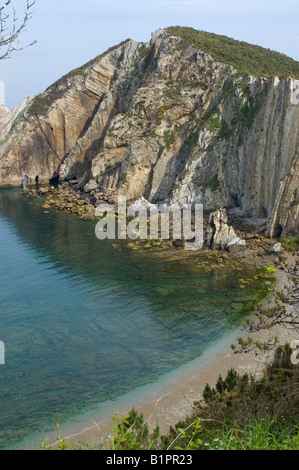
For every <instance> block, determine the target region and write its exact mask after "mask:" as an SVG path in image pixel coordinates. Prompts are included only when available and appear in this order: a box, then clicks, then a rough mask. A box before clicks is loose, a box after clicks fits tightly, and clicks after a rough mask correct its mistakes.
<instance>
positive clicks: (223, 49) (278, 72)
mask: <svg viewBox="0 0 299 470" xmlns="http://www.w3.org/2000/svg"><path fill="white" fill-rule="evenodd" d="M167 32H168V33H169V34H170V35H171V36H178V37H180V38H182V40H183V42H182V45H188V44H193V45H194V46H196V47H198V48H199V49H200V50H202V51H203V52H206V53H207V54H209V55H211V56H212V57H213V58H214V59H215V60H217V61H219V62H223V63H225V64H228V65H232V66H233V67H234V68H236V69H237V70H239V71H240V72H242V73H246V74H249V75H254V76H259V77H274V76H279V77H294V78H297V79H299V62H297V61H296V60H294V59H291V58H290V57H288V56H286V55H284V54H281V53H279V52H274V51H271V50H270V49H265V48H263V47H260V46H255V45H252V44H248V43H246V42H243V41H242V42H241V41H236V40H235V39H231V38H229V37H227V36H219V35H218V34H213V33H207V32H205V31H197V30H195V29H193V28H186V27H181V26H172V27H170V28H167Z"/></svg>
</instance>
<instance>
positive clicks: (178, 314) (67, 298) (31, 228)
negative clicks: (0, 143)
mask: <svg viewBox="0 0 299 470" xmlns="http://www.w3.org/2000/svg"><path fill="white" fill-rule="evenodd" d="M45 212H46V211H45V210H44V209H42V207H41V201H40V200H36V199H33V200H32V199H27V198H25V197H23V196H21V195H20V192H19V190H1V191H0V263H1V264H0V267H1V269H0V340H1V341H3V342H4V343H5V347H6V364H5V366H0V383H1V388H0V406H1V411H0V422H1V429H0V447H1V448H6V447H8V446H12V447H13V446H15V445H16V443H17V442H19V441H21V440H22V439H24V438H26V437H27V436H29V435H30V434H31V433H32V432H36V431H38V432H44V431H46V432H47V430H51V431H52V430H53V428H54V427H55V424H56V423H57V422H59V423H63V422H64V421H67V420H68V419H70V418H72V417H75V416H76V415H78V414H80V413H83V412H86V411H88V410H90V409H91V408H93V407H95V406H96V405H97V404H99V403H101V402H104V401H105V400H109V399H113V398H115V397H119V396H121V395H122V394H124V393H126V392H128V391H130V390H132V389H134V388H136V387H138V386H141V385H144V384H148V383H151V382H154V381H156V380H157V379H158V378H159V377H161V376H162V375H163V374H165V373H167V372H169V371H171V370H174V369H176V368H178V367H179V366H180V365H182V364H185V363H187V362H188V361H191V360H193V359H194V358H197V357H199V356H200V355H201V354H202V353H203V352H204V350H205V349H206V348H207V347H208V346H209V345H210V344H211V343H212V342H214V341H215V340H217V339H219V340H220V339H221V338H222V337H223V335H224V334H225V333H226V332H228V331H231V330H232V329H233V328H234V327H236V326H237V325H239V323H240V320H241V318H242V314H241V310H242V307H243V305H244V302H246V301H249V300H250V299H251V296H252V292H250V290H249V289H245V290H241V289H239V287H238V285H239V284H238V280H239V279H240V278H241V277H242V278H244V272H243V273H242V272H239V271H232V270H230V269H226V268H225V267H219V266H215V268H212V269H210V270H209V271H208V272H206V271H203V270H202V268H200V267H199V259H198V257H197V256H195V255H194V257H193V258H191V259H189V260H188V261H186V260H182V261H181V262H178V261H171V260H167V259H163V258H162V259H161V258H155V257H152V256H150V255H149V254H148V252H146V253H145V250H142V251H132V250H129V249H127V248H126V244H125V243H124V242H115V243H116V244H117V246H118V247H119V249H118V248H117V249H115V246H114V247H112V246H111V242H110V241H107V242H100V241H99V240H97V238H96V237H95V235H94V229H95V223H94V222H84V221H82V220H80V219H78V218H76V217H75V216H73V215H70V214H65V213H61V212H56V211H55V210H49V213H45ZM132 406H133V403H132Z"/></svg>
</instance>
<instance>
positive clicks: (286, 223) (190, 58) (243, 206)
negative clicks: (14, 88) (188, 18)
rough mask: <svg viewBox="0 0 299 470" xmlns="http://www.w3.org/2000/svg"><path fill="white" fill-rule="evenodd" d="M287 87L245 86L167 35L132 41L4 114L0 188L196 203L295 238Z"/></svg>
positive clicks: (272, 83) (227, 69)
mask: <svg viewBox="0 0 299 470" xmlns="http://www.w3.org/2000/svg"><path fill="white" fill-rule="evenodd" d="M295 86H298V81H295V80H293V79H291V78H283V79H279V78H277V77H274V78H270V79H265V78H261V77H258V78H256V77H251V76H243V75H242V74H240V73H238V72H237V71H236V70H234V69H233V68H232V67H231V66H228V65H226V64H223V63H220V62H217V61H215V60H214V59H213V58H212V57H211V56H209V55H208V54H206V53H204V52H202V51H200V50H198V49H197V48H196V47H195V46H193V45H188V46H186V47H181V39H180V38H178V37H169V35H167V34H166V32H165V31H164V30H162V31H159V32H157V33H155V34H154V35H153V37H152V40H151V41H150V42H148V43H147V44H142V43H137V42H135V41H132V40H128V41H126V42H124V43H123V44H121V45H119V46H118V47H116V48H113V49H112V50H110V51H108V52H107V53H106V54H104V55H103V56H101V57H99V58H98V59H97V60H95V61H92V62H91V63H89V64H87V65H86V66H85V67H82V68H81V69H78V70H75V71H73V72H72V73H70V74H68V75H67V76H65V77H63V78H62V79H61V80H59V81H58V82H57V83H56V84H54V85H53V86H52V87H50V88H49V89H48V90H47V91H46V92H45V93H44V94H42V95H40V96H38V97H36V98H35V99H33V100H32V99H30V100H29V103H25V104H24V105H23V109H22V108H21V111H20V112H19V113H17V116H13V115H10V116H8V114H7V113H5V112H4V115H3V113H1V112H0V134H1V138H2V140H1V146H0V170H1V176H0V185H8V184H11V185H19V184H20V183H21V180H22V178H23V176H24V174H28V175H30V176H31V178H34V177H35V175H37V174H38V175H39V179H40V182H48V181H49V179H52V178H55V177H56V178H59V179H60V180H69V179H76V180H78V184H77V189H78V188H81V189H82V190H85V191H86V192H89V191H93V190H96V189H97V190H100V191H102V192H103V193H106V192H109V193H111V194H121V195H123V196H126V197H127V198H128V200H129V201H134V200H137V199H139V198H141V197H145V198H146V199H147V200H149V201H150V202H151V203H160V202H165V201H173V202H174V203H180V204H185V203H192V204H195V203H202V204H204V207H205V209H207V210H209V211H215V210H217V209H218V208H219V207H225V208H227V209H232V208H237V209H238V211H239V213H240V214H241V216H243V217H246V218H249V219H254V220H257V219H260V220H266V222H267V232H268V234H269V235H270V236H278V235H280V234H283V235H289V234H295V233H298V228H299V222H298V220H299V219H298V215H299V204H298V201H299V189H298V186H299V184H298V181H299V158H298V140H299V135H298V134H299V106H298V105H296V103H294V102H293V100H292V98H293V88H294V87H295Z"/></svg>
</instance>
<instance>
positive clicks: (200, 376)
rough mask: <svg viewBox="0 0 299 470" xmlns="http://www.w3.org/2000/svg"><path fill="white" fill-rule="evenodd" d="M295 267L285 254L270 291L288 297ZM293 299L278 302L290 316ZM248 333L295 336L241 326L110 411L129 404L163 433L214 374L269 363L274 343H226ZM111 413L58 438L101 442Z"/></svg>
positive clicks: (296, 261)
mask: <svg viewBox="0 0 299 470" xmlns="http://www.w3.org/2000/svg"><path fill="white" fill-rule="evenodd" d="M298 266H299V256H298V254H297V255H293V254H285V256H284V261H283V262H282V263H281V264H280V266H279V268H278V270H277V285H276V291H280V292H284V293H285V294H286V295H288V296H289V297H288V298H289V299H290V296H291V297H292V293H293V292H294V291H295V290H296V284H294V282H293V281H290V278H291V274H294V273H297V272H298V271H297V270H298ZM294 297H295V296H294V295H293V298H292V302H290V303H289V304H288V303H284V304H283V305H281V306H282V307H283V306H284V307H285V308H286V309H287V310H289V312H292V313H293V314H294V312H295V313H297V312H298V303H297V302H296V300H295V301H294ZM276 304H277V298H276V297H275V294H272V295H269V297H268V298H267V299H266V301H265V302H264V304H263V308H265V309H267V308H268V309H269V308H271V307H273V306H274V305H276ZM249 335H250V337H251V338H252V340H253V341H258V342H260V343H267V342H271V341H273V339H274V338H275V337H277V338H278V339H279V342H278V344H285V343H286V342H292V341H294V340H296V339H299V332H298V330H297V331H296V330H295V329H294V328H293V327H291V326H287V327H286V326H282V325H275V326H273V327H271V328H267V329H263V328H260V329H259V328H257V330H256V331H253V332H252V331H249V329H247V328H244V329H243V331H242V334H241V335H240V334H239V335H238V334H237V333H235V341H233V342H230V344H229V340H228V339H227V340H226V342H225V343H224V344H223V345H222V347H220V348H218V349H215V348H214V349H213V348H212V349H211V351H210V353H207V356H206V357H205V358H203V359H202V360H201V361H200V362H198V361H197V362H196V361H194V363H191V364H190V367H189V368H188V367H187V369H186V368H185V370H184V367H183V368H182V371H184V372H183V373H182V374H181V377H180V372H179V371H178V372H177V375H176V376H175V375H174V377H173V378H172V380H168V383H165V384H162V387H159V384H157V392H156V396H155V397H154V398H153V399H152V400H148V401H147V402H146V403H143V404H141V405H139V398H140V397H139V396H138V392H137V395H135V400H134V401H133V402H132V403H131V407H130V408H128V404H121V403H118V401H116V402H115V403H112V404H111V409H112V408H113V406H114V410H115V412H116V411H117V410H119V411H120V415H121V416H125V415H126V413H128V412H129V411H130V409H131V408H132V407H135V408H137V409H138V411H139V412H141V413H143V414H144V417H145V420H146V421H147V422H148V424H149V426H150V428H154V427H155V426H156V424H157V423H158V425H159V427H160V430H161V432H162V433H167V432H168V430H169V427H170V426H173V425H175V424H176V423H177V422H178V421H180V420H182V419H184V418H185V417H186V416H188V415H190V414H191V413H192V409H193V403H194V401H196V400H200V399H201V398H202V392H203V390H204V387H205V385H206V384H207V383H209V384H210V385H214V384H215V382H216V381H217V379H218V377H219V375H220V374H221V375H222V376H225V375H226V373H227V372H228V370H230V369H231V368H234V369H235V370H236V371H238V372H239V373H240V374H244V373H250V374H252V375H254V376H256V377H258V376H259V375H261V374H262V372H263V370H264V368H265V365H266V363H267V362H270V361H271V358H272V357H273V354H274V351H275V347H273V348H271V349H270V350H267V351H262V350H260V349H259V348H253V350H251V351H249V350H246V351H243V352H237V351H236V350H235V351H234V350H233V349H232V348H231V346H230V345H231V344H234V345H237V344H238V337H239V336H242V337H243V338H244V339H246V338H247V337H248V336H249ZM229 339H231V338H229ZM237 349H238V348H237ZM163 389H164V391H163ZM159 391H160V393H159ZM140 392H141V391H140ZM153 395H154V394H153ZM126 406H127V408H126ZM114 415H115V413H114V414H113V413H112V414H111V418H110V419H104V420H101V421H97V420H96V419H92V418H90V420H89V422H90V427H89V426H88V427H86V426H85V428H84V430H82V431H79V432H76V433H74V434H72V435H68V436H65V435H63V436H62V437H63V438H65V439H66V443H67V445H68V446H70V447H71V448H75V447H76V444H78V442H84V443H87V444H90V445H92V446H93V445H98V444H100V443H104V442H105V441H106V440H107V438H108V437H109V435H111V431H112V428H111V425H112V423H113V416H114Z"/></svg>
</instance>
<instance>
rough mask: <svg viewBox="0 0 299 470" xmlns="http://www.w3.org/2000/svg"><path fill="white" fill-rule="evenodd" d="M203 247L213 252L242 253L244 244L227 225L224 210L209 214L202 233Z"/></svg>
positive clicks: (244, 248) (244, 247)
mask: <svg viewBox="0 0 299 470" xmlns="http://www.w3.org/2000/svg"><path fill="white" fill-rule="evenodd" d="M204 247H205V248H209V249H213V250H228V251H234V250H239V251H244V250H246V242H245V240H242V239H241V238H239V237H237V235H236V233H235V231H234V229H233V228H232V227H230V226H229V225H228V221H227V213H226V210H225V209H219V210H218V211H215V212H213V213H212V214H210V216H209V219H208V222H207V225H206V227H205V231H204Z"/></svg>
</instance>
